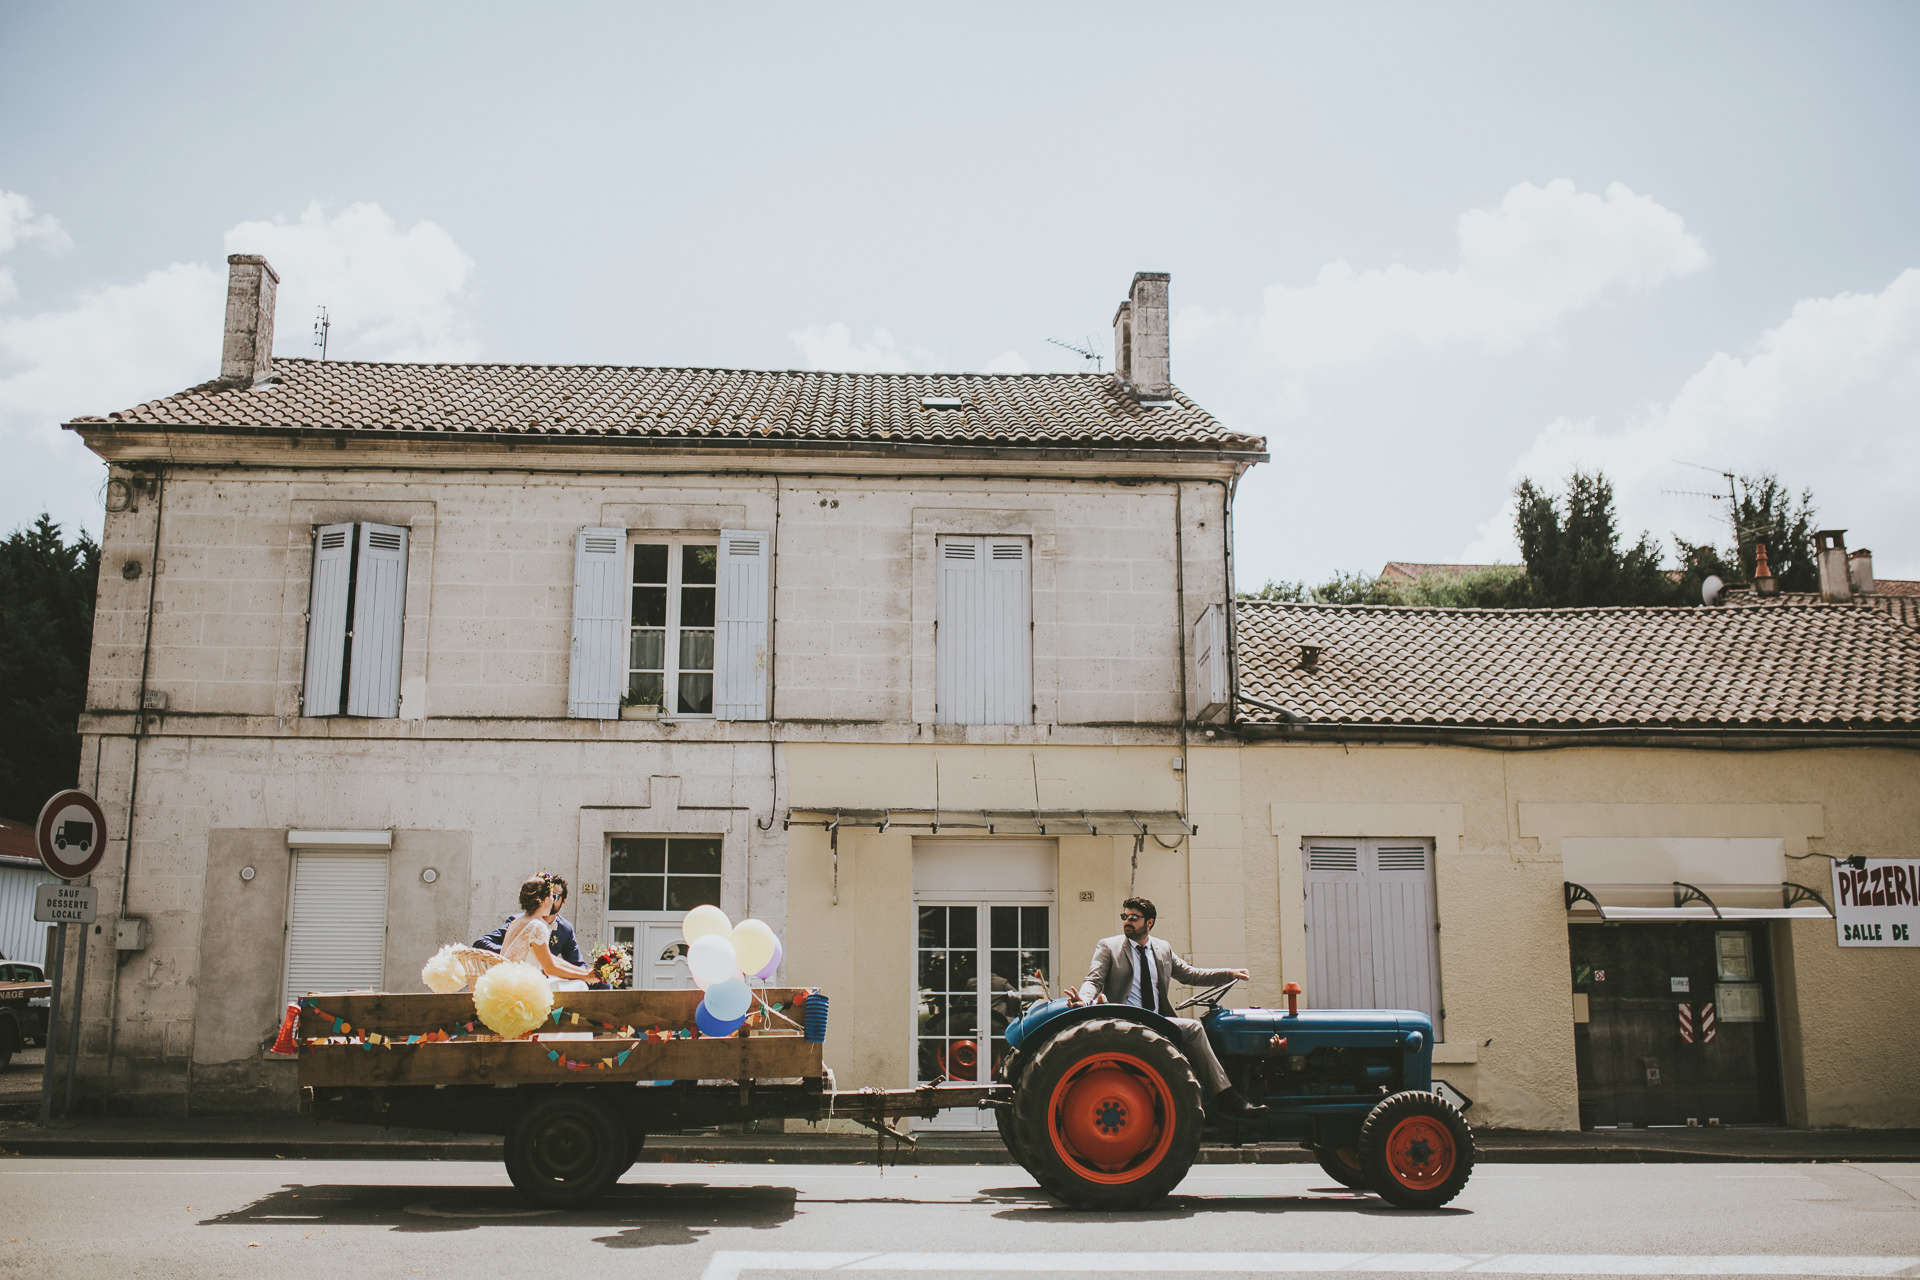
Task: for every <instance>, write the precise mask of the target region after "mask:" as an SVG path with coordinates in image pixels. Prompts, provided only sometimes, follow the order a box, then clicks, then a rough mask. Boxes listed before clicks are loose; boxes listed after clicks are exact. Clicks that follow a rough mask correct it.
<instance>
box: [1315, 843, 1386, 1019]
mask: <svg viewBox="0 0 1920 1280" xmlns="http://www.w3.org/2000/svg"><path fill="white" fill-rule="evenodd" d="M1363 852H1364V849H1363V847H1362V845H1361V843H1360V842H1359V841H1339V842H1333V841H1324V842H1322V841H1315V842H1311V843H1309V844H1308V845H1307V846H1306V861H1307V876H1306V889H1307V993H1308V998H1309V999H1310V1000H1311V1001H1312V1002H1313V1007H1314V1008H1316V1009H1371V1008H1374V1007H1375V1005H1374V999H1373V909H1372V905H1371V904H1370V903H1369V901H1368V899H1367V885H1366V878H1365V876H1363V875H1362V874H1361V870H1360V860H1361V855H1362V853H1363Z"/></svg>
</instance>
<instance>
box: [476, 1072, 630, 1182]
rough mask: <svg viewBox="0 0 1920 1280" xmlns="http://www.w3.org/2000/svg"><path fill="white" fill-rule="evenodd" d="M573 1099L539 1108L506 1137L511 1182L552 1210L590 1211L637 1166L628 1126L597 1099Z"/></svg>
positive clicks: (544, 1103) (549, 1100)
mask: <svg viewBox="0 0 1920 1280" xmlns="http://www.w3.org/2000/svg"><path fill="white" fill-rule="evenodd" d="M571 1093H572V1091H571V1090H569V1091H566V1092H563V1093H561V1094H560V1095H558V1096H556V1097H549V1098H546V1099H543V1100H542V1101H540V1102H536V1103H534V1104H533V1105H532V1106H531V1107H529V1108H527V1111H526V1114H525V1115H523V1116H521V1117H520V1118H519V1120H517V1121H515V1122H514V1125H513V1128H512V1129H510V1130H509V1131H508V1132H507V1141H506V1163H507V1177H508V1178H510V1179H512V1180H513V1185H514V1186H515V1187H516V1188H518V1189H519V1191H520V1194H521V1195H523V1196H525V1197H526V1198H527V1199H529V1200H531V1201H533V1203H535V1204H537V1205H541V1206H543V1207H545V1208H549V1209H578V1208H585V1207H586V1206H588V1205H590V1204H592V1203H593V1202H594V1201H596V1200H598V1199H600V1197H602V1196H604V1195H606V1194H607V1192H609V1191H611V1190H613V1186H614V1184H615V1183H617V1182H619V1181H620V1175H621V1174H623V1173H625V1172H626V1171H627V1169H628V1168H629V1167H631V1165H632V1152H633V1143H632V1141H631V1140H630V1138H629V1137H628V1134H627V1128H626V1125H624V1124H623V1123H621V1121H620V1119H619V1117H617V1116H615V1115H614V1114H613V1113H612V1112H610V1111H609V1110H608V1109H607V1108H606V1107H604V1106H602V1105H601V1104H600V1103H598V1102H596V1101H595V1100H593V1099H592V1098H585V1097H578V1096H569V1095H570V1094H571Z"/></svg>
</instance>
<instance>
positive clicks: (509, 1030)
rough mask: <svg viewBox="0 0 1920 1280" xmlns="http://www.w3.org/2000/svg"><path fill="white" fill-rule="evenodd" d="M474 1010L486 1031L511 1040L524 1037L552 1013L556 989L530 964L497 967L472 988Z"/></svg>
mask: <svg viewBox="0 0 1920 1280" xmlns="http://www.w3.org/2000/svg"><path fill="white" fill-rule="evenodd" d="M473 1009H474V1012H475V1013H477V1014H479V1015H480V1021H481V1022H483V1023H485V1024H486V1027H487V1030H489V1031H491V1032H493V1033H494V1034H495V1035H497V1036H502V1037H505V1038H506V1039H508V1040H511V1039H513V1038H515V1037H516V1036H523V1035H525V1034H527V1032H529V1031H531V1030H533V1029H534V1028H535V1027H537V1026H539V1025H540V1024H541V1023H543V1022H545V1021H546V1020H547V1015H548V1014H549V1013H551V1012H552V1011H553V989H552V988H551V987H549V986H548V985H547V979H546V977H545V975H543V974H542V973H541V972H540V971H539V970H538V969H536V968H534V967H533V966H532V965H530V964H521V963H520V962H518V961H511V960H510V961H508V962H507V963H505V964H497V965H495V966H493V968H491V969H489V970H487V972H486V973H485V974H484V975H482V976H481V979H480V981H478V982H476V983H474V984H473Z"/></svg>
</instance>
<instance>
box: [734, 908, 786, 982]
mask: <svg viewBox="0 0 1920 1280" xmlns="http://www.w3.org/2000/svg"><path fill="white" fill-rule="evenodd" d="M779 945H780V939H778V938H776V937H774V936H773V930H772V929H769V928H768V927H767V922H766V921H764V920H742V921H741V922H740V923H739V924H737V925H735V926H733V952H734V954H735V955H737V956H739V957H740V972H742V973H758V972H759V971H760V970H761V968H763V967H764V966H765V965H766V963H767V961H768V960H771V959H772V958H773V949H774V948H775V947H777V946H779Z"/></svg>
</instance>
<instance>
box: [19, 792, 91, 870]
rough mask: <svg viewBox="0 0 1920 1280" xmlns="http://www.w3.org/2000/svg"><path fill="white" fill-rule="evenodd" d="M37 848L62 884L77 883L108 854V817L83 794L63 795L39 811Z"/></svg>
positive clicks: (35, 832)
mask: <svg viewBox="0 0 1920 1280" xmlns="http://www.w3.org/2000/svg"><path fill="white" fill-rule="evenodd" d="M33 834H34V847H35V848H36V849H38V850H39V853H40V861H41V862H42V863H44V864H45V865H46V868H47V870H49V871H51V872H53V874H55V875H57V876H59V877H60V878H61V879H62V880H78V879H79V878H80V877H81V876H84V875H86V874H87V873H88V872H90V871H92V870H93V869H94V868H95V867H97V866H99V865H100V859H101V857H102V855H104V854H105V853H106V851H107V815H106V814H104V813H102V812H101V811H100V806H99V805H98V804H97V803H95V801H94V798H93V797H92V796H90V795H88V794H87V793H86V792H84V791H62V792H60V793H59V794H58V795H56V796H54V797H53V799H51V800H49V801H47V803H46V805H45V806H44V807H42V808H41V810H40V821H39V822H38V823H36V824H35V825H34V830H33Z"/></svg>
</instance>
